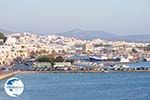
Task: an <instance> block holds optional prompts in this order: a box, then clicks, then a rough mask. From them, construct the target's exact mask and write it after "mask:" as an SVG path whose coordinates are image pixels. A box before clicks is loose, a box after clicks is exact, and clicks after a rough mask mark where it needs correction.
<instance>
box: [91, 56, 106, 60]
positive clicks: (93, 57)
mask: <svg viewBox="0 0 150 100" xmlns="http://www.w3.org/2000/svg"><path fill="white" fill-rule="evenodd" d="M89 59H90V60H91V61H104V60H107V57H105V56H102V57H97V56H89Z"/></svg>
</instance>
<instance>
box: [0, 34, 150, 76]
mask: <svg viewBox="0 0 150 100" xmlns="http://www.w3.org/2000/svg"><path fill="white" fill-rule="evenodd" d="M0 56H1V57H0V73H1V74H2V73H6V72H12V71H16V70H20V71H45V72H46V71H73V72H74V71H80V72H89V71H91V72H99V71H100V72H105V71H106V72H107V71H114V70H119V71H120V70H125V71H126V70H128V71H132V70H150V69H149V68H143V67H142V66H141V68H130V66H127V65H126V64H128V63H133V62H138V61H150V43H136V42H126V41H108V40H102V39H99V38H97V39H96V38H95V39H93V40H81V39H77V38H74V37H64V36H57V35H37V34H32V33H12V34H9V35H8V36H7V37H6V36H4V34H3V33H1V34H0Z"/></svg>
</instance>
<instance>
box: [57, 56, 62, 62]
mask: <svg viewBox="0 0 150 100" xmlns="http://www.w3.org/2000/svg"><path fill="white" fill-rule="evenodd" d="M63 61H64V59H63V57H62V56H58V57H56V58H55V62H63Z"/></svg>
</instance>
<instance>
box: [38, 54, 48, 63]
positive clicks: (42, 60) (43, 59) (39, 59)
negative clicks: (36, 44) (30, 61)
mask: <svg viewBox="0 0 150 100" xmlns="http://www.w3.org/2000/svg"><path fill="white" fill-rule="evenodd" d="M36 61H37V62H50V59H49V57H48V56H45V55H44V56H39V57H38V58H37V59H36Z"/></svg>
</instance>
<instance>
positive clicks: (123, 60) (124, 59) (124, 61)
mask: <svg viewBox="0 0 150 100" xmlns="http://www.w3.org/2000/svg"><path fill="white" fill-rule="evenodd" d="M120 62H122V63H127V62H129V59H126V58H124V57H121V59H120Z"/></svg>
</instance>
